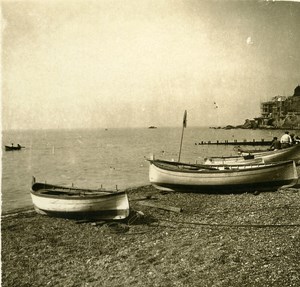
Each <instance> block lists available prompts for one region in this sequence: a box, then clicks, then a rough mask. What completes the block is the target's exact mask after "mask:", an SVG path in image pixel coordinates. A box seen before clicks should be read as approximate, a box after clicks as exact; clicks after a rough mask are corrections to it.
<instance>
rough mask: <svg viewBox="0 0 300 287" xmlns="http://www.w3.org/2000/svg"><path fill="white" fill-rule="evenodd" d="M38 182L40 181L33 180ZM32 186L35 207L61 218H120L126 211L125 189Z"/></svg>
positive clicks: (127, 208) (46, 213)
mask: <svg viewBox="0 0 300 287" xmlns="http://www.w3.org/2000/svg"><path fill="white" fill-rule="evenodd" d="M36 184H38V185H39V186H42V184H39V183H36ZM46 186H47V187H46V188H42V187H41V188H38V189H37V188H36V187H34V185H33V187H32V190H31V199H32V202H33V205H34V208H35V210H36V211H37V212H38V213H40V214H44V215H49V216H56V217H65V218H94V219H104V220H107V219H114V220H115V219H124V218H126V217H127V216H128V215H129V202H128V197H127V194H126V192H124V191H121V192H105V191H99V190H84V189H82V190H81V189H76V188H69V189H67V188H65V187H64V188H59V187H57V186H54V187H55V188H52V189H51V188H49V186H51V185H46Z"/></svg>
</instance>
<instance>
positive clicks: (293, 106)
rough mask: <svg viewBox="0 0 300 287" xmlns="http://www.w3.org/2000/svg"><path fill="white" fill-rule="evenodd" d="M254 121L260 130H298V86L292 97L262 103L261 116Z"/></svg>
mask: <svg viewBox="0 0 300 287" xmlns="http://www.w3.org/2000/svg"><path fill="white" fill-rule="evenodd" d="M254 120H255V122H256V125H257V126H258V127H260V128H264V127H265V128H289V129H300V86H299V85H298V86H297V87H296V88H295V89H294V94H293V95H292V96H289V97H284V96H276V97H273V98H272V99H271V100H270V101H267V102H262V103H261V116H260V117H257V118H254Z"/></svg>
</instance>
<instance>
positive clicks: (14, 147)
mask: <svg viewBox="0 0 300 287" xmlns="http://www.w3.org/2000/svg"><path fill="white" fill-rule="evenodd" d="M21 148H24V147H23V146H20V145H17V146H9V145H6V146H5V150H6V151H13V150H20V149H21Z"/></svg>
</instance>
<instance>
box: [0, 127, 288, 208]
mask: <svg viewBox="0 0 300 287" xmlns="http://www.w3.org/2000/svg"><path fill="white" fill-rule="evenodd" d="M282 133H283V131H280V130H246V129H230V130H226V129H214V128H204V127H187V128H185V129H183V128H181V127H173V128H166V127H163V128H161V127H158V128H152V129H150V128H120V129H118V128H111V129H72V130H63V129H61V130H19V131H16V130H14V131H3V132H2V182H1V199H2V205H1V209H2V213H6V212H13V211H14V210H16V209H20V208H27V207H30V206H32V202H31V197H30V188H31V183H32V177H33V176H34V177H35V178H36V181H38V182H47V183H51V184H58V185H66V186H71V185H74V186H76V187H83V188H100V187H102V188H105V189H107V190H116V189H118V190H124V189H126V188H133V187H138V186H143V185H148V184H149V180H148V170H149V163H148V161H147V160H146V159H147V158H149V157H150V156H152V155H154V156H155V158H160V159H165V160H176V161H177V160H178V159H179V156H180V161H182V162H190V163H196V162H197V163H201V162H203V160H204V158H205V157H208V156H214V155H218V156H222V155H224V156H226V155H236V154H237V150H236V146H233V145H202V144H199V143H201V142H202V141H204V142H207V141H211V142H216V141H217V140H218V141H220V142H221V141H223V142H224V141H225V140H228V141H234V140H237V141H243V140H248V141H252V140H253V139H255V140H257V141H258V140H261V139H264V140H272V138H273V136H278V137H279V136H281V134H282ZM181 139H182V141H181ZM12 143H13V144H14V145H17V144H20V145H21V146H24V147H25V148H22V149H21V150H19V151H5V149H4V145H11V144H12ZM181 143H182V144H181Z"/></svg>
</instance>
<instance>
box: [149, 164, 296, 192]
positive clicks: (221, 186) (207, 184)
mask: <svg viewBox="0 0 300 287" xmlns="http://www.w3.org/2000/svg"><path fill="white" fill-rule="evenodd" d="M149 162H150V167H149V180H150V183H151V184H152V185H153V186H155V187H156V188H157V189H161V190H179V191H211V192H212V191H219V192H228V191H229V192H231V191H260V190H270V191H271V190H276V189H277V188H279V187H282V186H293V185H295V184H296V183H297V181H298V174H297V170H296V165H295V162H294V161H285V162H278V163H270V164H262V163H260V164H253V165H219V166H209V165H200V164H188V163H181V162H172V161H164V160H155V159H149Z"/></svg>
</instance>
